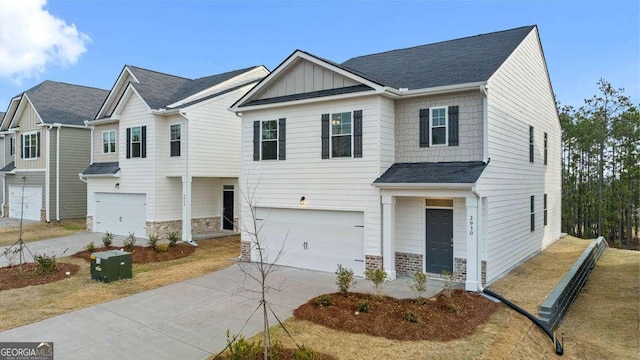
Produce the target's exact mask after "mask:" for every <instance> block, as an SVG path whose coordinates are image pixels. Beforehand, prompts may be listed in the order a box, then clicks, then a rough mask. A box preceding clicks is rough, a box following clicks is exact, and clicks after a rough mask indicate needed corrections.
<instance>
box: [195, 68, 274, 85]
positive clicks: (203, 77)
mask: <svg viewBox="0 0 640 360" xmlns="http://www.w3.org/2000/svg"><path fill="white" fill-rule="evenodd" d="M260 66H264V65H255V66H249V67H246V68H242V69H235V70H229V71H225V72H221V73H219V74H211V75H206V76H200V77H197V78H195V79H191V80H193V81H197V80H200V79H205V78H208V77H212V76H219V75H224V74H228V73H232V72H239V71H242V72H247V71H249V70H253V69H256V68H259V67H260ZM265 68H266V66H265Z"/></svg>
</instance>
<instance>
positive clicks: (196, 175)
mask: <svg viewBox="0 0 640 360" xmlns="http://www.w3.org/2000/svg"><path fill="white" fill-rule="evenodd" d="M267 74H268V70H267V69H266V68H265V67H263V66H256V67H251V68H247V69H242V70H236V71H231V72H226V73H223V74H218V75H213V76H207V77H202V78H198V79H186V78H183V77H179V76H174V75H169V74H163V73H159V72H156V71H151V70H145V69H142V68H139V67H135V66H128V65H127V66H125V67H124V68H123V70H122V72H121V73H120V75H119V76H118V79H117V81H116V83H115V85H114V86H113V88H112V89H111V92H110V93H109V96H108V97H107V99H106V101H105V102H104V104H103V105H102V108H101V109H100V110H99V111H97V116H95V119H94V120H91V121H88V122H87V125H89V126H90V127H91V128H92V132H93V136H92V138H93V142H92V144H93V145H92V153H91V154H92V155H91V165H90V166H89V167H88V168H86V169H85V170H84V172H83V173H82V177H83V178H85V179H86V181H87V214H86V216H87V228H88V229H90V230H92V231H97V232H106V231H109V232H112V233H114V234H120V235H128V234H129V233H132V234H135V236H137V237H148V236H151V235H157V236H160V237H165V236H166V235H167V234H168V233H170V232H176V233H177V234H178V235H179V234H180V233H181V234H182V239H183V240H184V241H191V240H192V234H207V233H211V232H214V231H217V230H220V229H227V230H232V231H233V230H237V217H238V214H239V209H236V205H235V204H236V203H237V199H238V198H239V194H238V192H237V182H238V176H239V175H240V165H241V164H240V119H239V118H238V117H237V116H235V115H234V114H233V113H231V112H229V111H228V110H227V109H228V107H229V106H230V105H231V104H233V103H234V102H235V101H236V100H238V99H239V98H240V96H242V95H243V94H244V93H245V92H246V91H248V90H249V89H250V88H251V87H252V86H254V85H255V84H256V83H257V82H258V81H259V80H261V79H262V78H264V77H265V76H266V75H267ZM94 115H95V114H94Z"/></svg>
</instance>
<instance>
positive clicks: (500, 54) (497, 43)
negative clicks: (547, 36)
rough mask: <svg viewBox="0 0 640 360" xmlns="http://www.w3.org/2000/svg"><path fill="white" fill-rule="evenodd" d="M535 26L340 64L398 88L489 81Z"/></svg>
mask: <svg viewBox="0 0 640 360" xmlns="http://www.w3.org/2000/svg"><path fill="white" fill-rule="evenodd" d="M534 27H535V26H525V27H520V28H516V29H511V30H505V31H499V32H493V33H489V34H481V35H476V36H471V37H465V38H461V39H455V40H449V41H443V42H438V43H434V44H428V45H422V46H416V47H412V48H407V49H399V50H392V51H387V52H382V53H378V54H372V55H365V56H358V57H354V58H351V59H349V60H347V61H345V62H343V63H342V64H341V65H342V66H343V67H345V68H347V69H351V70H353V71H354V72H356V73H362V74H364V75H365V76H367V77H368V78H371V79H374V80H376V81H378V82H381V83H383V84H385V85H387V86H391V87H394V88H396V89H399V88H409V89H410V90H411V89H423V88H431V87H436V86H445V85H454V84H465V83H472V82H479V81H486V80H488V79H489V78H490V77H491V75H493V73H494V72H495V71H496V70H498V68H499V67H500V65H502V63H504V61H505V60H506V59H507V58H508V57H509V55H511V53H512V52H513V51H514V50H515V48H516V47H517V46H518V45H519V44H520V43H521V42H522V40H524V38H525V37H526V36H527V35H528V34H529V33H530V32H531V30H533V28H534Z"/></svg>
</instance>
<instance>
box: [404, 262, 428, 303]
mask: <svg viewBox="0 0 640 360" xmlns="http://www.w3.org/2000/svg"><path fill="white" fill-rule="evenodd" d="M407 284H408V285H409V288H410V289H411V291H413V292H414V293H415V294H416V296H417V297H418V299H416V300H417V302H418V303H419V304H422V303H424V293H425V292H427V274H425V273H423V272H422V270H418V271H416V272H414V273H413V275H412V276H411V277H410V278H409V280H408V281H407Z"/></svg>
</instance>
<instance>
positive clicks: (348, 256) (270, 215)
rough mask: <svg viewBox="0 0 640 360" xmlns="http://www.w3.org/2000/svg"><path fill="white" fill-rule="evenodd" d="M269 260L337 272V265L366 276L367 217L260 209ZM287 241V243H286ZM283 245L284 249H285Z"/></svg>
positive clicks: (360, 213) (351, 212) (295, 210)
mask: <svg viewBox="0 0 640 360" xmlns="http://www.w3.org/2000/svg"><path fill="white" fill-rule="evenodd" d="M256 210H257V213H256V214H257V216H256V218H257V220H258V226H262V228H261V229H260V236H261V237H263V239H264V240H263V242H264V244H265V248H266V253H267V255H268V260H269V261H273V260H275V259H276V256H277V254H278V252H279V251H280V249H283V251H282V254H281V255H280V258H279V259H278V260H277V261H276V263H277V264H279V265H284V266H292V267H298V268H304V269H312V270H320V271H327V272H335V271H336V268H337V266H338V264H342V266H344V267H348V268H351V269H353V271H354V273H355V274H356V275H358V276H362V275H363V274H364V265H365V264H364V214H363V213H362V212H355V211H324V210H304V209H276V208H257V209H256ZM285 239H286V240H285ZM283 243H284V245H283ZM254 260H255V259H254Z"/></svg>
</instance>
